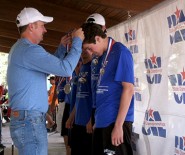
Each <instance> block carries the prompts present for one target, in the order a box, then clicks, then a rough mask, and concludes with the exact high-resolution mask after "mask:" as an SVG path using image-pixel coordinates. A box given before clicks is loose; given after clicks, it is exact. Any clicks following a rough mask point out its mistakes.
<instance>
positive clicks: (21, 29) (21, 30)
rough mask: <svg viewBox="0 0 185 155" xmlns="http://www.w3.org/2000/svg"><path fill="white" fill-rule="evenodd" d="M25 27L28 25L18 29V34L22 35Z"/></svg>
mask: <svg viewBox="0 0 185 155" xmlns="http://www.w3.org/2000/svg"><path fill="white" fill-rule="evenodd" d="M27 27H28V25H24V26H21V27H18V31H19V33H20V34H21V33H23V32H24V31H25V30H26V28H27Z"/></svg>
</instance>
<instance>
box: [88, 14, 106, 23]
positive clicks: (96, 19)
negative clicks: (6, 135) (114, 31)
mask: <svg viewBox="0 0 185 155" xmlns="http://www.w3.org/2000/svg"><path fill="white" fill-rule="evenodd" d="M86 23H95V24H99V25H101V26H105V18H104V17H103V16H102V15H101V14H99V13H93V14H92V15H90V16H89V17H88V18H87V19H86Z"/></svg>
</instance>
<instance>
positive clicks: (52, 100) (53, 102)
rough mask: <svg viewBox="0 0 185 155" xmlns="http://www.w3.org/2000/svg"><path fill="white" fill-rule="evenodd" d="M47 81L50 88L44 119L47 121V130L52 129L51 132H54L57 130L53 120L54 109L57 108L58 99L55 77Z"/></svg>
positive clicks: (54, 118)
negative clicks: (47, 107)
mask: <svg viewBox="0 0 185 155" xmlns="http://www.w3.org/2000/svg"><path fill="white" fill-rule="evenodd" d="M48 80H50V84H51V85H52V86H51V87H50V90H49V91H48V103H49V109H48V113H47V115H46V118H47V121H48V123H47V128H48V129H50V128H52V129H51V131H55V130H56V128H57V124H56V123H55V121H53V120H56V117H55V115H56V111H55V108H56V107H57V106H58V99H57V97H56V95H57V94H56V85H55V77H54V76H51V77H50V78H49V79H48ZM52 117H53V118H52Z"/></svg>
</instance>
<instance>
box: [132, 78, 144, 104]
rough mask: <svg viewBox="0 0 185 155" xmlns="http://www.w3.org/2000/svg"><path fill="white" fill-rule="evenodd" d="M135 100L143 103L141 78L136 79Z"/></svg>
mask: <svg viewBox="0 0 185 155" xmlns="http://www.w3.org/2000/svg"><path fill="white" fill-rule="evenodd" d="M134 98H135V100H136V101H141V100H142V98H141V89H140V82H139V78H137V77H134Z"/></svg>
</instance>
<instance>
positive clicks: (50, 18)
mask: <svg viewBox="0 0 185 155" xmlns="http://www.w3.org/2000/svg"><path fill="white" fill-rule="evenodd" d="M40 21H42V22H44V23H50V22H52V21H53V17H48V16H43V17H42V18H41V19H40Z"/></svg>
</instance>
